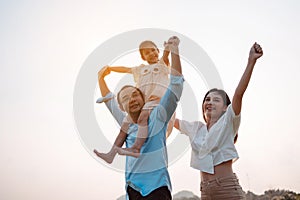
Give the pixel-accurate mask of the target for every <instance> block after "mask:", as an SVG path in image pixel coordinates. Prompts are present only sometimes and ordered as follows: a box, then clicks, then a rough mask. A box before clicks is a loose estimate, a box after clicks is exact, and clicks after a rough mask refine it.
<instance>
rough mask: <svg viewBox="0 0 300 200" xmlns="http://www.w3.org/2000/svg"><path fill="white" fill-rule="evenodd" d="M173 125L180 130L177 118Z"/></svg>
mask: <svg viewBox="0 0 300 200" xmlns="http://www.w3.org/2000/svg"><path fill="white" fill-rule="evenodd" d="M174 127H175V128H176V129H177V130H180V129H179V128H180V127H179V119H175V122H174Z"/></svg>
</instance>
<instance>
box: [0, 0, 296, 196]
mask: <svg viewBox="0 0 300 200" xmlns="http://www.w3.org/2000/svg"><path fill="white" fill-rule="evenodd" d="M299 9H300V3H299V2H298V1H296V0H287V1H263V2H262V1H258V0H253V1H234V0H229V1H214V0H213V1H209V2H208V1H202V0H200V1H196V0H195V1H194V0H188V1H168V0H167V1H158V0H153V1H140V0H139V1H138V0H133V1H114V0H112V1H102V0H100V1H79V0H78V1H76V0H75V1H57V0H54V1H46V0H45V1H29V0H28V1H27V0H24V1H14V0H13V1H0V30H1V31H0V44H1V46H0V55H1V59H0V66H1V67H0V93H1V98H0V108H1V109H0V110H1V112H0V123H1V125H0V158H1V164H0V177H1V179H0V186H1V187H0V197H1V199H3V200H19V199H25V200H29V199H30V200H32V199H44V200H48V199H49V200H50V199H51V200H52V199H74V200H81V199H91V200H93V199H99V198H100V199H117V198H118V197H120V196H121V195H123V194H125V189H124V185H125V181H124V173H123V172H122V170H116V169H113V168H112V167H111V166H109V165H106V164H105V163H104V162H102V161H100V160H98V159H97V158H95V156H94V155H93V154H92V153H91V151H89V149H88V148H86V146H85V143H84V141H83V140H82V138H81V135H80V133H78V129H77V127H76V122H75V120H74V110H73V93H74V88H75V83H76V80H77V77H78V74H79V72H80V70H81V68H82V66H83V63H84V62H85V61H86V59H87V58H88V57H89V55H90V54H91V53H92V52H93V51H94V50H95V49H96V48H97V47H99V46H100V45H101V44H103V43H105V41H107V40H109V39H111V38H112V37H113V36H116V35H118V34H122V33H124V32H127V31H132V30H136V29H143V28H153V29H154V28H155V29H167V30H172V31H175V32H178V33H180V34H182V35H185V36H186V37H188V38H190V39H191V40H193V41H194V42H195V43H197V44H198V45H200V46H201V47H202V49H203V50H204V51H205V52H206V53H207V55H208V56H209V57H210V59H211V60H212V61H213V63H214V65H215V67H216V69H217V71H218V73H219V75H220V77H221V79H222V83H223V86H224V88H225V90H226V91H227V93H228V94H229V96H233V94H234V90H235V88H236V86H237V84H238V81H239V79H240V77H241V75H242V73H243V70H244V69H245V66H246V63H247V58H248V53H249V50H250V47H251V45H252V44H253V43H254V42H259V43H260V44H261V46H262V48H263V50H264V55H263V57H262V58H260V59H259V60H258V62H257V64H256V66H255V69H254V72H253V75H252V78H251V81H250V84H249V87H248V89H247V91H246V93H245V95H244V98H243V108H242V122H241V126H240V129H239V140H238V143H237V144H236V148H237V150H238V153H239V156H240V159H239V160H238V161H237V162H236V163H234V165H233V168H234V171H235V173H236V174H237V176H238V177H239V180H240V184H241V186H242V187H243V189H244V190H245V191H248V190H251V191H252V192H254V193H256V194H262V193H263V192H264V191H265V190H268V189H287V190H292V191H295V192H298V193H299V192H300V172H299V168H300V160H299V159H298V158H299V152H300V146H299V139H300V135H299V130H300V126H299V123H298V113H299V112H300V109H299V106H298V104H299V101H300V94H299V92H297V91H299V89H298V87H299V85H300V78H299V77H300V76H299V72H300V70H299V61H298V60H299V59H298V58H299V55H298V52H300V39H299V35H300V27H299V19H300V13H299V12H298V11H299ZM146 39H151V38H146ZM166 39H167V38H166ZM137 42H139V41H137ZM162 42H163V41H161V43H162ZM120 45H122V44H120ZM182 45H184V44H182ZM103 56H104V57H105V55H103ZM130 56H132V58H133V59H129V57H130ZM130 58H131V57H130ZM130 61H131V62H130ZM123 62H124V64H128V65H132V66H135V65H137V64H140V63H141V62H142V61H141V59H140V57H138V56H137V54H133V55H125V56H123V57H122V56H120V55H116V59H115V60H114V61H112V63H111V64H122V63H123ZM108 64H109V63H108ZM184 64H185V65H183V74H184V75H185V76H186V82H187V83H190V85H191V87H192V89H193V91H195V93H196V94H195V95H196V98H197V100H199V102H201V101H202V97H203V95H204V94H205V92H206V89H207V88H206V87H205V86H202V84H204V83H203V82H202V80H199V81H200V82H197V81H194V80H192V79H193V78H192V74H193V73H192V72H191V71H190V70H192V68H191V67H189V66H188V64H186V63H185V62H184ZM184 66H186V72H185V68H184ZM100 68H101V66H99V69H100ZM90 78H91V80H92V79H94V80H95V85H94V87H95V88H93V89H95V98H96V97H97V95H98V94H99V91H98V90H97V89H98V88H97V73H95V74H94V76H92V77H90ZM119 80H120V75H112V76H111V77H110V82H108V83H109V84H110V85H112V84H113V83H114V82H118V81H119ZM189 80H190V81H189ZM200 84H201V86H199V85H200ZM91 104H93V105H92V106H94V110H95V116H96V117H97V118H98V121H97V123H98V124H99V126H100V128H101V129H102V130H103V132H105V136H106V137H107V139H108V140H109V141H110V142H112V141H113V139H114V137H115V136H116V135H117V130H118V128H117V127H116V123H115V122H113V119H112V117H111V116H110V114H109V113H108V112H107V110H106V108H105V106H104V105H96V104H94V102H92V101H91ZM179 116H180V111H179ZM92 117H93V116H91V118H92ZM200 117H201V116H199V118H200ZM103 120H105V123H106V121H107V123H112V124H113V126H112V127H111V126H110V127H111V129H108V128H107V125H106V126H105V125H103ZM194 120H197V119H194ZM101 126H102V127H101ZM177 136H178V133H176V132H174V133H173V135H172V137H173V138H175V137H177ZM171 140H172V138H171V139H170V141H171ZM169 143H170V142H169ZM99 144H101V142H100V143H99ZM98 148H99V149H101V148H102V147H101V146H99V147H98ZM189 162H190V149H189V148H187V149H186V150H185V151H184V152H183V153H182V154H180V156H178V159H177V160H176V161H174V162H172V163H170V166H169V172H170V176H171V181H172V185H173V191H172V194H175V193H177V192H179V191H181V190H189V191H192V192H193V193H194V194H196V195H198V196H199V195H200V191H199V183H200V175H199V171H197V170H195V169H192V168H191V167H190V166H189Z"/></svg>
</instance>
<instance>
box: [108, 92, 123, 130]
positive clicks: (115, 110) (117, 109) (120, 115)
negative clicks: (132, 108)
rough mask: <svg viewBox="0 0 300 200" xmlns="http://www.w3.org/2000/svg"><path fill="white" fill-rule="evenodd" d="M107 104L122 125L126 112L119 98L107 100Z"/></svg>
mask: <svg viewBox="0 0 300 200" xmlns="http://www.w3.org/2000/svg"><path fill="white" fill-rule="evenodd" d="M107 95H112V93H108V94H107ZM105 105H106V107H107V108H108V110H109V111H110V113H111V114H112V116H113V117H114V118H115V120H116V121H117V122H118V124H119V125H120V126H121V125H122V122H123V120H124V118H125V116H126V113H125V112H123V111H122V110H121V109H120V107H119V104H118V102H117V100H116V99H115V98H112V99H110V100H108V101H106V102H105Z"/></svg>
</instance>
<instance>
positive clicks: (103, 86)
mask: <svg viewBox="0 0 300 200" xmlns="http://www.w3.org/2000/svg"><path fill="white" fill-rule="evenodd" d="M109 73H110V69H109V67H108V66H105V67H103V68H102V69H101V70H100V71H99V72H98V84H99V88H100V92H101V95H102V96H103V97H104V96H106V95H107V94H108V93H110V90H109V89H108V87H107V84H106V82H105V80H104V77H105V76H106V75H108V74H109Z"/></svg>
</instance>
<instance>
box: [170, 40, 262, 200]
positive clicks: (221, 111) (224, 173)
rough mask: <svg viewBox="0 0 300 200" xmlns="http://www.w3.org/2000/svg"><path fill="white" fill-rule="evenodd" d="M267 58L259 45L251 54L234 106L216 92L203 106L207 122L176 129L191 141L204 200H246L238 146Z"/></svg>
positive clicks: (208, 95)
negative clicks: (257, 71) (258, 67)
mask: <svg viewBox="0 0 300 200" xmlns="http://www.w3.org/2000/svg"><path fill="white" fill-rule="evenodd" d="M262 55H263V51H262V48H261V47H260V45H259V44H257V43H255V44H254V45H253V46H252V47H251V50H250V53H249V58H248V64H247V67H246V69H245V72H244V74H243V76H242V78H241V80H240V82H239V84H238V86H237V88H236V90H235V93H234V96H233V98H232V103H231V101H230V99H229V97H228V95H227V94H226V92H225V91H223V90H219V89H212V90H210V91H208V92H207V93H206V95H205V97H204V99H203V102H202V113H203V117H204V120H205V122H206V124H205V123H202V122H199V121H197V122H187V121H184V120H178V119H176V121H175V124H174V127H175V128H177V129H178V130H180V131H181V132H182V133H184V134H186V135H188V136H189V138H190V142H191V146H192V157H191V167H193V168H195V169H198V170H200V177H201V189H200V190H201V199H203V200H206V199H217V200H219V199H222V200H223V199H230V200H232V199H245V196H244V192H243V190H242V188H241V186H240V185H239V182H238V179H237V177H236V175H235V174H234V173H233V170H232V163H233V162H234V161H235V160H236V159H238V153H237V151H236V148H235V146H234V143H235V140H236V138H237V131H238V128H239V125H240V118H241V116H240V113H241V107H242V98H243V95H244V93H245V91H246V89H247V86H248V83H249V81H250V78H251V74H252V71H253V68H254V65H255V63H256V60H257V59H258V58H260V57H261V56H262Z"/></svg>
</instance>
